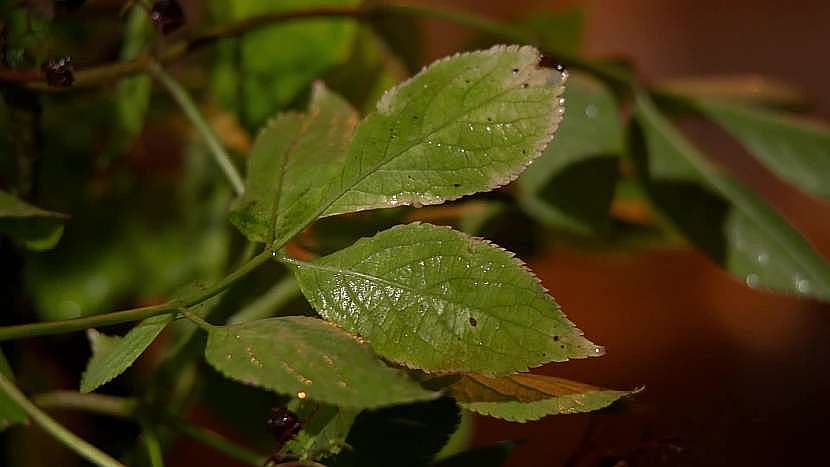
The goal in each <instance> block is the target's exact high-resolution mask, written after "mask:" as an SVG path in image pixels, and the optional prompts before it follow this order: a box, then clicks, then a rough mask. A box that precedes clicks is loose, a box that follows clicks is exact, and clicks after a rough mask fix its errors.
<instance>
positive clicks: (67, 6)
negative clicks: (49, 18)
mask: <svg viewBox="0 0 830 467" xmlns="http://www.w3.org/2000/svg"><path fill="white" fill-rule="evenodd" d="M85 2H86V0H55V10H57V11H74V10H77V9H78V8H80V7H81V6H83V4H84V3H85Z"/></svg>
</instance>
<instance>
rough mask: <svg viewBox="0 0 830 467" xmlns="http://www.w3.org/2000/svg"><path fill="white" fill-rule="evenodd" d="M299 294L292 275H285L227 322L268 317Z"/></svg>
mask: <svg viewBox="0 0 830 467" xmlns="http://www.w3.org/2000/svg"><path fill="white" fill-rule="evenodd" d="M299 295H300V287H299V285H298V284H297V281H296V280H295V279H294V277H293V276H291V275H290V273H289V275H287V276H285V277H283V278H282V280H280V281H279V282H277V283H276V284H274V286H273V287H271V289H269V290H268V291H267V292H265V294H263V295H262V296H261V297H259V298H257V299H256V300H254V301H253V302H252V303H250V304H249V305H247V306H246V307H244V308H242V309H241V310H239V312H237V313H235V314H234V315H233V316H231V317H230V318H229V319H228V323H229V324H236V323H243V322H245V321H254V320H257V319H263V318H268V317H270V316H273V315H274V313H275V312H276V311H277V310H279V309H280V308H282V307H284V306H285V305H286V304H288V302H290V301H291V300H293V299H294V298H296V297H297V296H299Z"/></svg>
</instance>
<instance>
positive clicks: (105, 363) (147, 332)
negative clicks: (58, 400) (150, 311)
mask: <svg viewBox="0 0 830 467" xmlns="http://www.w3.org/2000/svg"><path fill="white" fill-rule="evenodd" d="M171 321H173V315H172V314H167V315H159V316H153V317H152V318H147V319H145V320H144V321H142V322H140V323H139V324H138V325H136V326H135V327H134V328H132V329H130V332H128V333H127V334H126V335H125V336H124V337H118V336H113V337H110V336H106V335H104V334H101V333H99V332H98V331H95V330H94V329H90V330H89V331H88V333H89V340H90V342H91V343H92V358H91V359H90V360H89V363H88V364H87V367H86V371H84V374H83V376H82V377H81V392H92V391H94V390H96V389H97V388H98V387H100V386H102V385H104V384H106V383H108V382H110V381H112V380H113V379H115V377H117V376H118V375H120V374H121V373H123V372H124V371H125V370H126V369H127V368H129V367H130V366H131V365H132V364H133V362H135V361H136V359H138V357H139V356H140V355H141V354H142V353H144V351H145V350H146V349H147V347H149V346H150V344H152V343H153V341H154V340H156V337H158V335H159V334H161V331H163V330H164V328H165V327H166V326H167V325H168V324H169V323H170V322H171Z"/></svg>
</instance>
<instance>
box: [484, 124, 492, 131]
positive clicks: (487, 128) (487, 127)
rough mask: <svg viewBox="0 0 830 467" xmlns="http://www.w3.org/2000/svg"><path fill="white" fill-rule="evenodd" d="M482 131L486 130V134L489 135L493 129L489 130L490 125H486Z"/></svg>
mask: <svg viewBox="0 0 830 467" xmlns="http://www.w3.org/2000/svg"><path fill="white" fill-rule="evenodd" d="M484 129H485V130H487V133H490V132H491V131H493V129H492V128H490V125H487V126H486V127H484Z"/></svg>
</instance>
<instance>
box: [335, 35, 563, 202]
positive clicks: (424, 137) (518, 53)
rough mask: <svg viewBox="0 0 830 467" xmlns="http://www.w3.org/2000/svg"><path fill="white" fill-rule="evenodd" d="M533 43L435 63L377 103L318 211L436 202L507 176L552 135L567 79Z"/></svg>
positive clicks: (513, 175) (480, 188) (482, 188)
mask: <svg viewBox="0 0 830 467" xmlns="http://www.w3.org/2000/svg"><path fill="white" fill-rule="evenodd" d="M539 60H540V56H539V52H538V51H537V50H536V49H534V48H532V47H518V46H509V47H507V46H496V47H493V48H491V49H489V50H486V51H478V52H471V53H464V54H458V55H455V56H453V57H449V58H446V59H443V60H439V61H437V62H435V63H433V64H432V65H430V66H429V67H427V68H426V69H424V70H423V71H421V72H420V73H418V75H416V76H415V77H413V78H412V79H410V80H409V81H407V82H405V83H403V84H401V85H399V86H398V87H396V88H393V89H391V90H389V91H387V93H386V94H385V95H384V96H383V98H382V99H381V100H380V101H379V102H378V105H377V111H376V112H375V113H372V114H370V115H369V116H368V117H366V119H365V120H363V122H361V124H360V125H359V126H358V128H357V130H356V131H355V136H354V140H353V141H352V146H351V148H350V150H349V154H348V156H347V158H346V163H345V166H344V168H343V171H342V173H341V174H340V176H339V177H336V178H335V179H334V180H332V181H331V183H330V184H329V188H328V190H327V192H328V196H326V198H327V199H328V200H329V203H327V204H326V205H324V206H323V207H322V211H321V212H322V214H323V215H325V216H330V215H335V214H341V213H347V212H356V211H362V210H367V209H375V208H385V207H393V206H400V205H412V206H422V205H428V204H439V203H443V202H444V201H448V200H453V199H456V198H459V197H461V196H464V195H469V194H473V193H477V192H480V191H487V190H491V189H494V188H497V187H500V186H502V185H505V184H507V183H509V182H510V181H512V180H513V179H515V178H516V177H517V176H518V175H519V174H520V173H521V172H522V171H524V169H525V168H526V167H527V165H528V164H530V162H532V161H533V160H534V159H536V158H537V157H538V156H539V155H540V154H541V152H542V150H543V149H544V148H545V146H547V144H548V142H549V141H550V140H551V139H552V138H553V134H554V132H555V131H556V128H557V126H558V125H559V121H560V120H561V117H562V105H561V103H560V97H559V96H560V95H561V94H562V91H563V89H564V87H563V85H564V82H565V78H566V75H564V74H560V73H558V72H556V71H554V70H552V69H547V68H540V67H539Z"/></svg>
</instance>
